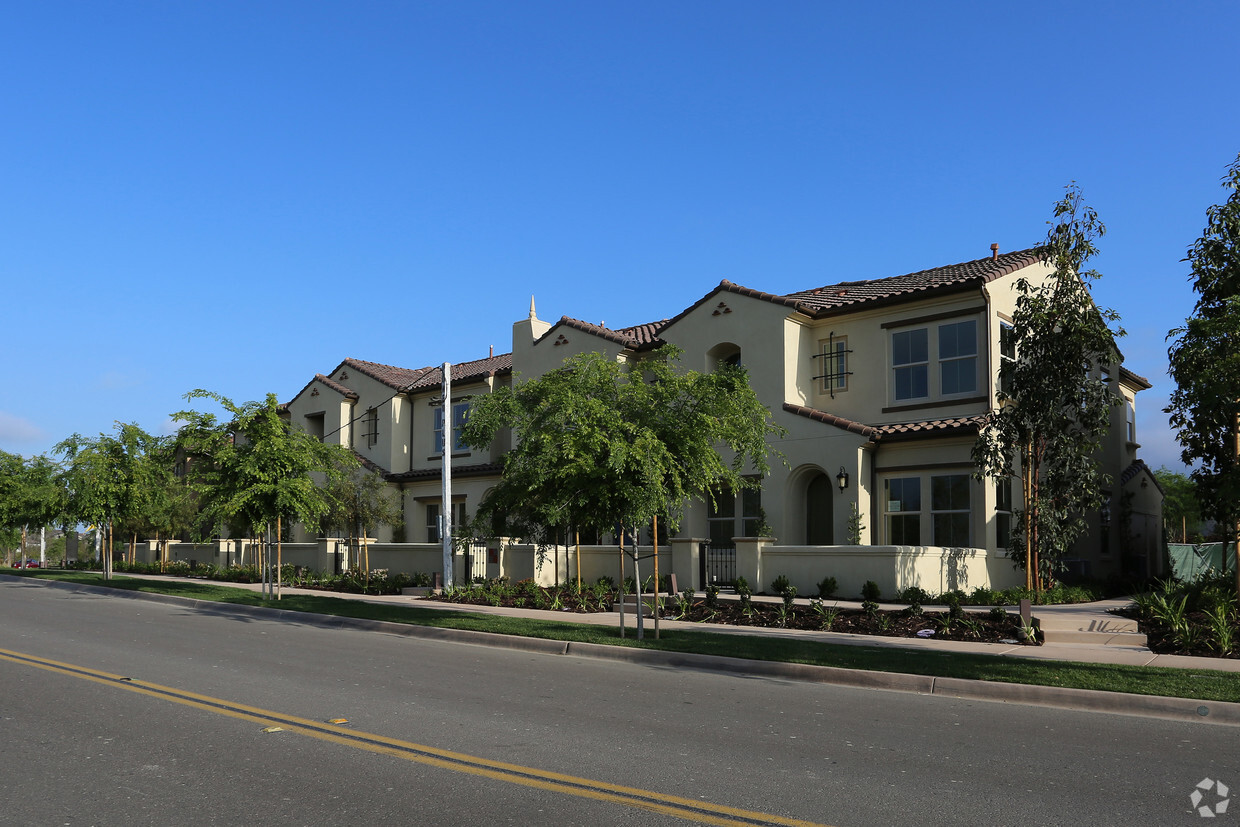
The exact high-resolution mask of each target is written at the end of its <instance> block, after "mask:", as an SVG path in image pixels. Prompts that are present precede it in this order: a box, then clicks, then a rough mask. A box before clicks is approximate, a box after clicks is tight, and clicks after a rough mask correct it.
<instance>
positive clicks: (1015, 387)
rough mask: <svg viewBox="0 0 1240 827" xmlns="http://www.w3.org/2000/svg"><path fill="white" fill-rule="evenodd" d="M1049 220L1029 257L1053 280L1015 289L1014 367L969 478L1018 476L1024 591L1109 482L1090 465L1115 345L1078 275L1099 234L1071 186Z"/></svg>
mask: <svg viewBox="0 0 1240 827" xmlns="http://www.w3.org/2000/svg"><path fill="white" fill-rule="evenodd" d="M1054 215H1055V219H1056V220H1055V223H1054V224H1053V225H1052V226H1051V229H1050V232H1049V233H1048V234H1047V237H1046V241H1045V242H1044V243H1043V244H1041V245H1040V246H1039V248H1038V250H1039V253H1040V254H1041V256H1042V258H1043V260H1044V261H1046V262H1047V263H1048V264H1049V265H1051V266H1053V267H1054V268H1055V271H1054V273H1053V274H1051V275H1050V276H1049V277H1048V278H1047V279H1046V281H1045V282H1043V283H1034V282H1031V281H1030V280H1029V279H1026V278H1022V279H1020V280H1018V281H1017V283H1016V292H1017V298H1016V310H1015V312H1014V313H1013V318H1012V330H1011V336H1012V340H1011V343H1010V344H1011V345H1013V346H1014V347H1015V351H1016V355H1017V358H1016V359H1015V360H1005V361H1004V363H1003V365H1002V366H1001V368H1000V379H1001V381H1000V385H1001V387H1002V388H1003V389H1002V390H1000V391H999V392H998V393H997V394H996V396H997V398H998V402H999V409H998V410H997V411H996V412H994V413H993V414H992V415H991V418H990V421H989V422H988V424H987V425H986V427H985V428H983V430H982V432H981V433H980V434H979V436H978V441H977V444H976V445H975V446H974V448H973V460H974V462H975V463H976V464H977V466H978V469H979V470H978V476H979V477H991V478H994V479H997V480H999V481H1000V482H1003V483H1006V482H1007V481H1008V480H1010V479H1011V478H1012V477H1013V476H1014V475H1015V474H1016V473H1017V469H1018V468H1019V469H1020V473H1021V476H1022V486H1021V487H1022V490H1023V492H1024V507H1023V508H1022V509H1019V510H1017V512H1016V513H1015V514H1014V517H1015V520H1016V526H1015V527H1014V531H1013V532H1012V536H1013V538H1014V542H1016V543H1018V544H1019V547H1018V548H1017V549H1016V552H1017V553H1016V554H1015V557H1016V560H1017V561H1018V564H1019V565H1023V567H1024V569H1025V578H1026V584H1027V585H1028V587H1029V588H1033V589H1041V588H1042V586H1043V584H1044V583H1045V582H1047V581H1048V579H1049V578H1051V577H1053V576H1054V574H1055V573H1056V572H1057V571H1058V570H1059V569H1060V568H1061V560H1062V558H1063V557H1064V555H1065V554H1066V553H1067V551H1068V549H1069V547H1070V546H1071V544H1072V542H1073V541H1074V540H1075V539H1076V538H1077V537H1079V536H1080V535H1081V534H1082V533H1084V531H1085V529H1086V523H1085V515H1086V514H1087V513H1088V512H1090V511H1094V510H1096V509H1098V508H1100V507H1101V506H1102V505H1103V502H1104V495H1103V490H1104V489H1105V488H1106V487H1107V485H1108V484H1109V481H1108V479H1107V477H1106V475H1105V474H1103V473H1102V472H1101V470H1100V469H1099V465H1098V456H1099V449H1100V445H1101V439H1102V436H1103V435H1104V434H1105V433H1106V431H1107V428H1108V424H1109V422H1110V416H1111V413H1110V412H1111V406H1112V405H1114V404H1117V402H1118V398H1117V397H1116V396H1115V395H1114V394H1112V392H1111V390H1110V388H1109V387H1108V386H1107V383H1106V382H1105V381H1104V380H1103V379H1102V378H1101V376H1100V371H1101V370H1102V369H1103V368H1108V367H1110V366H1112V365H1116V364H1117V363H1118V359H1119V353H1118V350H1117V349H1116V346H1115V337H1116V336H1122V335H1123V331H1122V330H1119V329H1114V330H1113V329H1112V328H1111V327H1110V323H1111V322H1114V321H1117V320H1118V318H1119V317H1118V316H1117V315H1116V314H1115V313H1114V312H1112V311H1110V310H1105V309H1102V308H1099V307H1097V306H1096V305H1095V304H1094V301H1093V298H1092V296H1091V294H1090V287H1089V285H1090V283H1091V282H1093V281H1094V280H1096V279H1097V278H1098V277H1099V274H1098V273H1097V272H1096V271H1094V270H1087V269H1085V265H1086V262H1088V261H1089V259H1090V258H1092V257H1093V256H1094V255H1096V254H1097V252H1098V250H1097V247H1096V246H1095V244H1094V242H1095V241H1096V240H1097V239H1098V238H1100V237H1102V236H1103V235H1104V234H1105V232H1106V228H1105V226H1104V225H1103V224H1102V222H1101V221H1099V220H1098V215H1097V213H1095V212H1094V210H1093V209H1091V208H1090V207H1088V206H1085V205H1084V203H1083V202H1082V199H1081V193H1080V190H1079V189H1078V188H1077V187H1076V185H1074V184H1073V185H1069V186H1068V188H1067V193H1066V195H1065V196H1064V197H1063V199H1062V200H1061V201H1059V202H1058V203H1057V204H1056V205H1055V213H1054ZM1022 552H1023V553H1022Z"/></svg>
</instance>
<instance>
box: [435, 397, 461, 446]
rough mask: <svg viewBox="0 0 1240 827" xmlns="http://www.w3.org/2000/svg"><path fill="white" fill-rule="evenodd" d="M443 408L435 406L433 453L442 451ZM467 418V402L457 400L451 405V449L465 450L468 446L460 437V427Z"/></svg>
mask: <svg viewBox="0 0 1240 827" xmlns="http://www.w3.org/2000/svg"><path fill="white" fill-rule="evenodd" d="M443 412H444V409H443V408H435V453H437V454H440V453H443ZM467 419H469V403H468V402H457V403H455V404H454V405H453V406H452V450H453V451H465V450H468V449H469V446H468V445H466V444H465V442H464V441H463V440H462V438H461V429H462V428H464V427H465V420H467Z"/></svg>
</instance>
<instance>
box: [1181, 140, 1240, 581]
mask: <svg viewBox="0 0 1240 827" xmlns="http://www.w3.org/2000/svg"><path fill="white" fill-rule="evenodd" d="M1223 187H1224V188H1225V189H1228V190H1231V194H1230V195H1229V196H1228V198H1227V201H1226V202H1224V203H1223V204H1216V205H1214V206H1212V207H1210V208H1209V209H1207V210H1206V227H1205V229H1204V230H1203V231H1202V233H1201V238H1199V239H1197V241H1196V242H1195V243H1194V244H1193V246H1192V247H1190V248H1189V250H1188V257H1187V258H1185V259H1184V261H1187V262H1188V263H1189V266H1190V268H1191V271H1192V272H1191V276H1190V277H1191V278H1192V281H1193V290H1194V291H1195V292H1196V293H1197V304H1196V306H1195V307H1194V308H1193V315H1192V316H1191V317H1189V319H1188V320H1187V321H1186V322H1185V323H1184V327H1180V328H1176V329H1175V330H1173V331H1171V333H1169V334H1168V336H1167V338H1169V339H1171V340H1172V343H1171V347H1170V348H1169V350H1168V357H1169V358H1170V362H1171V367H1170V370H1169V373H1170V374H1171V378H1172V379H1174V380H1175V383H1176V389H1175V391H1173V392H1172V394H1171V404H1170V405H1168V406H1167V409H1166V410H1167V413H1169V414H1171V417H1170V420H1171V427H1172V428H1174V429H1175V430H1176V439H1177V441H1179V443H1180V447H1181V449H1182V450H1181V454H1180V455H1181V457H1182V458H1183V460H1184V463H1185V464H1186V465H1189V466H1195V467H1194V470H1193V472H1192V477H1193V481H1194V482H1196V483H1197V495H1198V499H1199V501H1200V503H1201V506H1202V511H1203V516H1205V517H1208V518H1212V519H1215V520H1217V521H1218V522H1219V523H1221V524H1223V525H1226V526H1228V527H1230V528H1231V529H1232V530H1233V531H1234V532H1235V540H1236V546H1237V549H1240V156H1237V157H1236V160H1235V161H1233V162H1232V164H1231V166H1230V167H1228V169H1227V174H1226V175H1225V176H1224V177H1223ZM1237 562H1238V565H1237V566H1236V591H1237V593H1240V560H1238V561H1237Z"/></svg>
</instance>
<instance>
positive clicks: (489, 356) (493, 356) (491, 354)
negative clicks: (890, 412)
mask: <svg viewBox="0 0 1240 827" xmlns="http://www.w3.org/2000/svg"><path fill="white" fill-rule="evenodd" d="M487 358H488V359H494V358H495V345H491V352H490V354H488V355H487Z"/></svg>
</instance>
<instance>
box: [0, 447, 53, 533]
mask: <svg viewBox="0 0 1240 827" xmlns="http://www.w3.org/2000/svg"><path fill="white" fill-rule="evenodd" d="M59 474H60V468H59V466H57V465H56V463H54V462H52V461H51V460H50V459H48V458H47V457H44V456H37V457H32V458H30V459H23V458H22V457H21V456H19V455H17V454H10V453H7V452H5V451H0V528H4V529H7V530H9V531H11V532H12V533H13V537H12V539H13V540H15V541H16V542H17V543H20V548H21V554H22V556H23V557H25V549H26V533H27V531H28V530H30V529H38V528H46V527H47V526H50V525H52V524H53V523H54V522H56V521H57V520H58V519H60V518H61V517H62V515H63V513H64V510H65V496H64V490H63V488H62V487H61V485H60V481H59Z"/></svg>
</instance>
